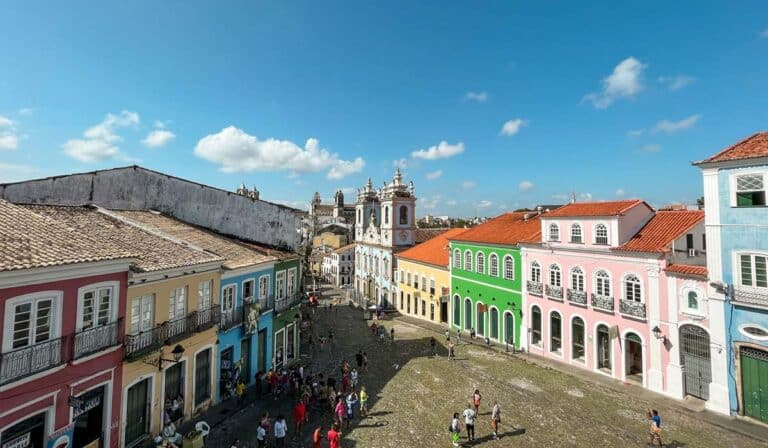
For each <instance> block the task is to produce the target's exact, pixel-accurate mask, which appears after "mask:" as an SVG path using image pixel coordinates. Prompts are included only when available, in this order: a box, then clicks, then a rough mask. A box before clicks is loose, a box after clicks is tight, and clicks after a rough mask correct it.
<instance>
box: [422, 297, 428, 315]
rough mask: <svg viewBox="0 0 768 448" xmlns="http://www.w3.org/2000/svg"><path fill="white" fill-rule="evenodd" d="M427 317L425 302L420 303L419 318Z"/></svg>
mask: <svg viewBox="0 0 768 448" xmlns="http://www.w3.org/2000/svg"><path fill="white" fill-rule="evenodd" d="M426 315H427V302H426V301H425V300H422V301H421V316H422V317H424V316H426Z"/></svg>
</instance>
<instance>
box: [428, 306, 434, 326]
mask: <svg viewBox="0 0 768 448" xmlns="http://www.w3.org/2000/svg"><path fill="white" fill-rule="evenodd" d="M429 320H431V321H433V322H434V320H435V304H434V303H430V304H429Z"/></svg>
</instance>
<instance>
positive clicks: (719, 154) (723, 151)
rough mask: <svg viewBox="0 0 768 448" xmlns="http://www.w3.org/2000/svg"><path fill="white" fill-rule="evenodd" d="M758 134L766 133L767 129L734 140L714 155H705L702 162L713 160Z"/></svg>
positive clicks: (767, 132)
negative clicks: (734, 141) (736, 140)
mask: <svg viewBox="0 0 768 448" xmlns="http://www.w3.org/2000/svg"><path fill="white" fill-rule="evenodd" d="M760 134H768V131H758V132H755V133H753V134H752V135H750V136H748V137H745V138H743V139H741V140H739V141H738V142H736V143H733V144H732V145H730V146H728V147H726V148H725V149H722V150H720V152H718V153H717V154H715V155H713V156H710V157H707V158H706V159H704V160H703V162H709V161H712V160H714V159H716V158H718V157H720V156H721V155H723V154H725V153H726V152H728V151H730V150H732V149H734V148H736V147H737V146H739V145H741V144H744V143H746V142H748V141H750V140H752V139H753V138H755V137H757V136H758V135H760Z"/></svg>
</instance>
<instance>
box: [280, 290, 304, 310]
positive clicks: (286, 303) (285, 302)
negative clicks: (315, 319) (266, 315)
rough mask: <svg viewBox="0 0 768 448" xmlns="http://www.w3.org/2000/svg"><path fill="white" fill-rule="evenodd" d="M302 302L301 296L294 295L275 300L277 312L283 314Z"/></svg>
mask: <svg viewBox="0 0 768 448" xmlns="http://www.w3.org/2000/svg"><path fill="white" fill-rule="evenodd" d="M300 302H301V294H298V293H296V294H292V295H290V296H286V297H283V298H278V299H275V312H277V313H281V312H283V311H285V310H287V309H288V308H290V307H292V306H294V305H296V304H298V303H300Z"/></svg>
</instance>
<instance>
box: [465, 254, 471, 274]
mask: <svg viewBox="0 0 768 448" xmlns="http://www.w3.org/2000/svg"><path fill="white" fill-rule="evenodd" d="M464 270H465V271H471V270H472V252H470V251H466V252H464Z"/></svg>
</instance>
